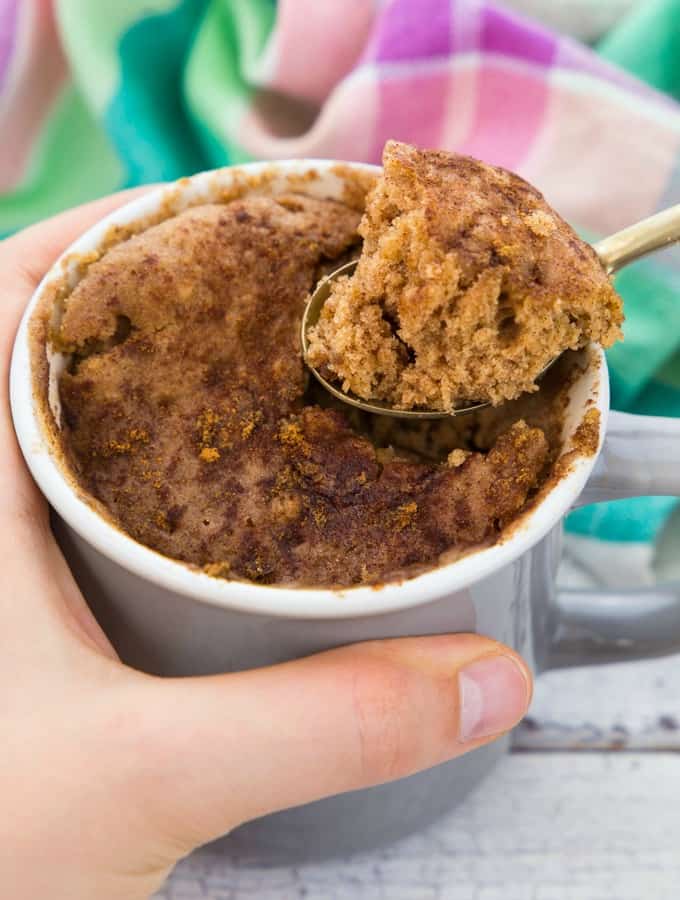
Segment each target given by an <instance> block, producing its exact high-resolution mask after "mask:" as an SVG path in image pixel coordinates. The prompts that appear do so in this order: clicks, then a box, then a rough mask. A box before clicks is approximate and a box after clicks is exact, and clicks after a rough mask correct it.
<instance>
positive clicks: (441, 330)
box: [302, 141, 680, 418]
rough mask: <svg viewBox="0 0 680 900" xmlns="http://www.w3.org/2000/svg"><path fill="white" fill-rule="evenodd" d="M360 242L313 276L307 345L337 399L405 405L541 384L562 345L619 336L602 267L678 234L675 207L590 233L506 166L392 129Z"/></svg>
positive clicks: (452, 407) (384, 407) (449, 405)
mask: <svg viewBox="0 0 680 900" xmlns="http://www.w3.org/2000/svg"><path fill="white" fill-rule="evenodd" d="M359 232H360V234H361V236H362V238H363V249H362V251H361V255H360V257H359V259H358V261H355V262H351V263H347V264H346V265H344V266H342V267H341V268H340V269H337V270H336V271H335V272H333V273H331V274H330V275H329V276H327V277H326V278H324V279H322V281H321V282H320V283H319V285H318V286H317V288H316V290H315V292H314V293H313V295H312V296H311V298H310V301H309V303H308V305H307V308H306V310H305V314H304V317H303V322H302V347H303V353H304V358H305V361H306V363H307V365H308V366H309V367H310V369H311V370H312V372H313V373H314V375H315V376H316V377H317V378H318V379H319V381H320V382H321V383H322V384H323V385H324V387H326V388H327V389H328V390H329V391H331V393H333V394H335V396H336V397H339V398H340V399H341V400H343V401H345V402H347V403H350V404H352V405H354V406H359V407H360V408H362V409H365V410H368V411H369V412H374V413H381V414H383V415H394V416H399V417H413V418H439V417H443V416H450V415H461V414H463V413H468V412H472V411H473V410H476V409H480V408H482V407H484V406H488V405H493V406H498V405H500V404H501V403H504V402H505V401H507V400H512V399H514V398H516V397H518V396H519V395H520V394H522V393H525V392H528V391H535V390H537V389H538V384H537V382H538V380H539V379H540V376H541V375H542V374H543V372H544V371H545V370H546V369H547V368H548V367H549V366H550V365H551V364H552V363H553V362H554V361H555V360H556V359H557V358H558V357H559V355H560V354H561V353H562V352H563V351H565V350H567V349H578V348H579V347H583V346H585V345H586V344H588V343H590V342H591V341H595V342H597V343H599V344H601V345H602V346H603V347H610V346H611V345H612V344H613V343H614V342H615V341H616V340H618V339H619V338H621V336H622V334H621V324H622V322H623V309H622V301H621V298H620V297H619V295H618V294H617V293H616V291H615V290H614V288H613V286H612V284H611V280H610V276H611V275H612V274H613V273H614V272H615V271H617V270H618V269H620V268H621V267H622V266H624V265H626V264H627V263H629V262H632V261H633V260H634V259H638V258H639V257H640V256H643V255H645V254H647V253H650V252H652V251H653V250H656V249H659V248H661V247H664V246H667V245H668V244H670V243H673V242H674V241H677V240H680V206H676V207H673V208H672V209H669V210H666V211H664V212H661V213H658V214H657V215H655V216H652V217H651V218H650V219H646V220H644V221H643V222H640V223H638V224H636V225H633V226H631V227H630V228H626V229H624V230H623V231H621V232H618V233H617V234H615V235H612V236H611V237H609V238H606V239H605V240H603V241H600V242H599V243H598V244H596V245H594V246H592V247H591V246H590V245H588V244H586V243H585V242H584V241H582V240H581V239H580V238H579V237H578V235H577V234H576V233H575V232H574V231H573V229H572V228H571V227H570V226H569V225H568V224H567V223H566V222H565V221H564V220H563V219H562V218H560V216H558V215H557V213H556V212H555V211H554V210H552V209H551V207H550V206H549V205H548V204H547V203H546V201H545V200H544V199H543V197H542V195H541V194H540V193H539V192H538V191H537V190H536V189H535V188H533V187H532V186H531V185H529V184H528V183H527V182H525V181H524V180H522V179H521V178H519V176H517V175H514V174H512V173H511V172H508V171H506V170H504V169H499V168H496V167H494V166H490V165H486V164H485V163H482V162H479V161H477V160H474V159H471V158H469V157H465V156H459V155H457V154H453V153H446V152H443V151H422V150H418V149H416V148H415V147H411V146H409V145H408V144H401V143H398V142H396V141H389V142H388V143H387V144H386V145H385V150H384V153H383V174H382V176H381V177H380V178H379V179H378V181H377V182H376V184H375V186H374V187H373V189H372V190H371V192H370V193H369V195H368V198H367V204H366V210H365V213H364V216H363V219H362V221H361V225H360V227H359Z"/></svg>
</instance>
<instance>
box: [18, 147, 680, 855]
mask: <svg viewBox="0 0 680 900" xmlns="http://www.w3.org/2000/svg"><path fill="white" fill-rule="evenodd" d="M339 165H341V166H344V167H345V169H353V170H356V171H359V172H361V171H364V172H369V173H372V172H376V171H377V169H376V168H375V167H372V166H366V165H363V164H356V163H352V164H348V163H343V164H338V163H336V162H333V161H328V160H291V161H284V162H280V163H254V164H249V165H244V166H240V167H237V168H225V169H220V170H218V171H215V172H206V173H203V174H201V175H197V176H195V177H193V178H191V179H183V180H182V181H181V182H178V183H177V184H176V185H172V186H167V187H162V188H159V189H157V190H154V191H152V192H151V193H149V194H147V195H145V196H143V197H141V198H140V199H137V200H135V201H133V202H132V203H129V204H128V205H126V206H124V207H122V208H120V209H118V210H117V211H116V212H114V213H112V214H111V215H110V216H108V217H107V218H106V219H104V220H103V221H102V222H100V223H99V224H97V225H95V226H94V227H93V228H91V229H90V230H89V231H87V232H86V233H85V234H84V235H83V236H82V237H81V238H79V239H78V240H77V241H76V242H75V243H74V244H73V245H72V246H71V247H70V248H69V249H68V250H67V251H66V252H65V253H64V254H63V256H62V257H61V258H60V259H59V260H57V262H56V263H55V264H54V266H53V267H52V269H51V270H50V271H49V272H48V273H47V275H46V276H45V278H44V279H43V281H42V283H41V284H40V285H39V287H38V289H37V290H36V293H35V295H34V297H33V298H32V300H31V302H30V303H29V305H28V308H27V309H26V312H25V315H24V317H23V320H22V322H21V325H20V327H19V331H18V334H17V338H16V343H15V347H14V354H13V358H12V367H11V403H12V413H13V417H14V424H15V428H16V433H17V436H18V439H19V443H20V445H21V449H22V451H23V454H24V457H25V459H26V462H27V464H28V466H29V468H30V470H31V472H32V474H33V477H34V478H35V480H36V482H37V483H38V485H39V487H40V489H41V490H42V492H43V494H44V495H45V497H46V498H47V499H48V501H49V502H50V504H51V506H52V508H53V510H54V513H55V515H54V517H53V525H54V530H55V533H56V534H57V537H58V540H59V542H60V544H61V547H62V549H63V551H64V553H65V555H66V557H67V559H68V561H69V563H70V565H71V567H72V569H73V571H74V574H75V576H76V578H77V580H78V582H79V584H80V586H81V588H82V590H83V593H84V595H85V597H86V598H87V600H88V602H89V603H90V605H91V606H92V608H93V610H94V612H95V614H96V616H97V618H98V619H99V621H100V623H101V624H102V627H103V628H104V630H105V631H106V632H107V634H108V635H109V637H110V638H111V640H112V642H113V644H114V645H115V647H116V648H117V649H118V651H119V653H120V654H121V657H122V658H123V659H124V660H126V661H127V662H129V663H130V664H131V665H135V666H137V667H139V668H141V669H144V670H146V671H149V672H154V673H158V674H167V675H191V674H199V673H214V672H224V671H234V670H239V669H245V668H252V667H255V666H262V665H269V664H272V663H276V662H280V661H283V660H289V659H294V658H296V657H300V656H304V655H307V654H310V653H314V652H316V651H319V650H323V649H326V648H330V647H335V646H338V645H341V644H347V643H350V642H354V641H361V640H367V639H372V638H382V637H395V636H404V635H422V634H437V633H446V632H478V633H480V634H485V635H488V636H489V637H491V638H494V639H496V640H499V641H502V642H504V643H506V644H508V645H509V646H511V647H514V648H515V649H516V650H518V651H519V652H520V653H522V654H523V655H524V657H525V658H526V659H527V660H528V661H529V663H530V665H531V666H532V667H533V669H534V671H535V672H536V673H540V672H542V671H544V670H546V669H548V668H553V667H557V666H566V665H583V664H589V663H594V662H602V661H610V660H616V659H633V658H638V657H642V656H653V655H659V654H663V653H670V652H674V651H676V650H680V587H672V586H668V587H659V588H654V589H645V590H644V591H634V592H630V593H626V592H624V591H621V592H609V593H597V592H557V591H556V588H555V573H556V570H557V566H558V562H559V554H560V539H561V532H562V519H563V517H564V515H565V514H566V513H567V512H568V511H569V510H570V509H571V508H572V507H574V506H576V505H582V504H584V503H590V502H596V501H600V500H608V499H616V498H619V497H630V496H637V495H642V494H648V495H659V494H666V495H667V494H677V495H680V420H673V419H664V418H654V417H639V416H630V415H624V414H621V413H610V412H609V386H608V377H607V369H606V364H605V361H604V355H603V353H602V351H601V350H599V349H597V348H594V347H591V348H588V349H587V350H586V351H583V352H584V354H585V355H586V357H587V366H586V367H585V370H584V372H583V374H582V375H581V376H580V378H579V379H578V381H576V383H575V384H574V385H573V387H572V389H571V394H570V404H569V408H568V411H567V415H566V421H565V429H564V447H565V450H566V451H568V450H569V447H570V442H571V439H572V437H573V434H574V431H575V429H576V427H577V426H578V424H579V423H580V421H581V418H582V415H583V412H584V410H585V409H586V405H587V404H591V405H595V406H596V408H597V409H598V410H599V412H600V438H599V445H598V452H597V454H596V455H592V456H578V457H577V458H576V459H575V461H574V462H573V464H572V466H571V469H570V471H569V472H568V473H567V474H566V475H565V476H564V477H563V478H562V479H561V480H560V481H559V482H558V483H557V484H556V485H555V486H554V487H553V489H552V490H551V491H550V492H549V493H548V494H547V496H545V498H544V499H543V500H542V501H541V502H540V503H539V504H537V505H536V506H535V507H534V508H533V509H531V510H530V511H529V512H528V513H526V514H525V515H524V517H523V518H522V519H521V521H520V523H519V524H518V525H517V526H515V527H514V528H513V529H512V531H511V533H510V534H509V536H508V537H506V538H505V539H503V540H501V541H499V542H498V543H497V544H495V545H494V546H491V547H487V548H485V549H482V550H479V551H477V552H476V553H473V554H471V555H469V556H466V557H464V558H462V559H459V560H458V561H456V562H453V563H450V564H447V565H441V566H439V567H436V568H433V569H431V570H430V571H428V572H425V573H423V574H420V575H418V576H416V577H413V578H411V579H408V580H406V581H403V582H401V583H396V582H395V583H392V584H386V585H385V586H383V587H381V588H380V589H379V590H376V589H375V588H372V587H365V586H364V587H356V588H351V589H350V588H348V589H342V590H333V589H329V588H326V589H310V588H304V589H293V588H290V587H286V588H279V587H275V586H262V585H257V584H250V583H244V582H230V581H225V580H221V579H217V578H212V577H210V576H208V575H206V574H204V573H202V572H199V571H195V570H192V569H190V568H189V567H187V566H185V565H183V564H182V563H180V562H177V561H174V560H172V559H168V558H166V557H163V556H161V555H160V554H158V553H156V552H155V551H153V550H150V549H149V548H148V547H145V546H142V545H141V544H138V543H136V542H135V541H134V540H133V539H132V538H130V537H128V536H127V535H126V534H124V533H123V532H122V531H120V530H118V529H117V528H116V527H114V526H113V525H112V524H111V523H110V522H108V521H107V520H106V519H104V518H103V517H102V516H101V515H99V513H97V512H96V511H95V509H94V508H93V507H92V506H91V505H90V504H89V503H88V502H87V501H86V500H85V499H83V497H82V496H81V494H80V493H79V492H78V491H77V490H76V489H75V487H74V483H73V481H72V479H71V478H70V477H69V475H68V474H67V473H65V471H64V470H63V468H62V466H61V464H60V462H59V460H58V459H57V457H56V455H55V452H54V447H53V443H52V442H51V441H50V439H49V434H48V433H47V430H46V428H45V424H44V416H43V415H42V412H43V411H44V406H43V400H42V398H40V397H39V396H38V395H37V394H36V392H35V390H34V383H33V377H32V373H33V364H34V361H33V360H32V358H31V352H32V351H31V341H30V340H29V322H30V320H31V316H32V315H33V313H34V311H35V309H36V306H37V304H38V303H39V302H40V300H41V298H42V297H43V295H44V292H45V290H46V288H47V287H48V286H49V285H50V284H51V283H52V282H54V280H55V279H58V278H60V277H62V276H63V274H64V272H66V273H67V275H69V277H70V278H71V279H72V280H75V279H76V278H77V272H78V267H77V263H76V262H74V259H76V258H77V255H78V254H83V253H88V252H90V251H93V250H96V249H97V248H98V247H99V246H100V245H101V242H102V240H103V239H104V237H105V235H106V234H107V232H108V231H109V229H110V227H111V226H112V225H125V224H129V223H132V222H136V221H138V220H142V219H144V218H146V217H148V216H149V215H152V214H154V213H157V212H158V211H159V209H161V208H164V206H167V203H168V199H169V198H170V203H171V206H172V207H173V208H174V209H180V208H182V207H183V206H186V205H188V204H190V203H196V202H199V201H201V200H203V201H206V202H209V201H210V200H211V199H213V198H214V197H215V196H217V195H218V194H219V192H220V191H224V190H225V189H229V188H230V187H232V186H233V185H234V183H236V182H242V181H243V180H244V179H250V178H251V177H252V176H256V177H257V176H261V175H263V174H264V175H265V176H267V175H270V176H273V177H265V178H264V179H261V184H260V186H259V187H258V188H254V189H253V190H258V191H260V192H267V193H269V192H272V193H279V192H281V191H284V190H290V189H291V186H292V187H293V188H295V189H297V190H300V189H304V190H305V191H306V192H308V193H311V194H314V195H316V196H328V197H339V196H341V193H342V190H343V188H344V186H345V185H344V180H343V176H342V174H341V173H340V171H339V170H338V166H339ZM312 173H313V174H312ZM301 175H302V176H305V178H304V179H300V176H301ZM52 368H53V369H54V371H53V379H54V378H55V377H56V376H55V372H56V370H57V367H56V365H53V366H52ZM54 394H55V392H53V402H55V401H54ZM507 746H508V740H507V738H506V739H503V740H500V741H497V742H496V743H494V744H492V745H489V746H487V747H484V748H482V749H480V750H477V751H475V752H474V753H472V754H468V755H467V756H464V757H461V758H460V759H457V760H454V761H453V762H449V763H445V764H444V765H441V766H437V767H435V768H433V769H430V770H428V771H426V772H423V773H420V774H418V775H414V776H411V777H410V778H406V779H402V780H401V781H398V782H395V783H392V784H388V785H382V786H380V787H376V788H371V789H368V790H363V791H356V792H353V793H350V794H344V795H341V796H338V797H333V798H330V799H327V800H322V801H319V802H317V803H313V804H309V805H306V806H302V807H298V808H297V809H293V810H288V811H285V812H282V813H277V814H276V815H273V816H268V817H265V818H263V819H260V820H258V821H256V822H252V823H250V824H248V825H245V826H242V827H241V828H239V829H237V831H235V832H234V833H233V834H232V835H230V836H229V838H228V843H229V845H230V846H231V847H233V848H237V849H239V850H245V851H246V852H247V853H248V855H249V856H250V857H253V858H257V859H259V860H261V861H268V862H275V861H277V860H282V859H285V860H287V861H291V860H293V859H303V858H321V857H324V856H329V855H337V854H345V853H348V852H353V851H357V850H366V849H369V848H370V847H373V846H376V845H378V844H381V843H386V842H388V841H391V840H393V839H396V838H398V837H401V836H403V835H405V834H408V833H410V832H412V831H414V830H416V829H418V828H420V827H422V826H424V825H425V824H427V823H428V822H430V821H432V820H433V819H435V818H436V817H437V816H439V815H441V814H442V813H444V812H445V811H447V810H449V809H450V808H451V807H453V806H454V805H455V804H456V803H458V802H459V801H460V800H461V799H462V797H464V795H465V794H466V793H467V792H468V791H469V790H470V789H471V788H473V787H474V786H475V785H476V784H477V783H478V782H479V780H480V779H481V778H482V777H483V776H484V774H485V773H486V772H487V771H488V770H489V769H490V768H491V766H492V765H493V764H494V763H495V762H496V761H497V760H498V759H499V758H500V757H501V756H502V754H503V753H504V752H505V750H506V748H507Z"/></svg>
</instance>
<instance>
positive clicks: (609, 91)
mask: <svg viewBox="0 0 680 900" xmlns="http://www.w3.org/2000/svg"><path fill="white" fill-rule="evenodd" d="M511 5H512V6H513V7H515V8H514V9H511V8H510V7H509V6H507V5H506V6H503V5H501V4H498V3H491V2H483V0H382V2H380V0H344V2H342V3H339V2H337V0H279V2H278V4H277V3H274V2H272V0H181V2H177V0H118V2H117V3H116V4H109V3H97V4H95V3H92V2H89V0H60V2H59V3H55V4H52V2H51V0H0V134H1V135H2V138H3V140H2V149H1V150H0V235H2V234H9V233H11V232H12V231H14V230H15V229H17V228H20V227H22V226H24V225H27V224H29V223H30V222H34V221H36V220H38V219H40V218H42V217H44V216H47V215H49V214H51V213H53V212H56V211H57V210H59V209H61V208H63V207H65V206H70V205H73V204H75V203H79V202H81V201H84V200H87V199H89V198H92V197H95V196H99V195H101V194H106V193H109V192H110V191H113V190H116V189H118V188H121V187H124V186H129V185H136V184H141V183H144V182H149V181H157V180H166V179H171V178H176V177H179V176H182V175H187V174H191V173H192V172H196V171H199V170H201V169H205V168H210V167H213V166H222V165H227V164H229V163H234V162H242V161H244V160H250V159H276V158H281V157H291V156H311V157H337V158H344V159H357V160H366V161H370V162H377V161H379V158H380V152H381V149H382V145H383V143H384V142H385V140H386V139H387V138H397V139H400V140H404V141H411V142H413V143H416V144H419V145H420V146H424V147H442V148H447V149H451V150H457V151H459V152H462V153H468V154H471V155H472V156H476V157H479V158H481V159H484V160H487V161H488V162H491V163H496V164H500V165H503V166H507V167H508V168H511V169H514V170H516V171H518V172H519V173H520V174H521V175H523V176H524V177H525V178H527V179H528V180H529V181H531V182H533V183H534V184H536V185H537V186H538V187H539V188H540V189H541V190H542V191H543V192H544V193H545V195H546V197H547V199H548V201H549V202H550V203H552V204H553V206H555V207H556V209H557V210H559V212H560V213H561V214H562V215H563V216H564V217H565V218H567V219H568V220H569V221H570V222H571V223H572V224H574V225H575V227H577V228H579V229H580V230H581V232H582V233H583V234H584V235H586V236H587V237H589V238H596V237H597V236H599V235H604V234H607V233H609V232H612V231H614V230H616V229H618V228H621V227H623V226H625V225H627V224H630V223H631V222H634V221H635V220H637V219H640V218H642V217H644V216H646V215H649V214H650V213H652V212H654V211H655V210H657V209H660V208H663V207H665V206H669V205H671V204H674V203H678V202H680V105H679V104H678V102H677V100H680V0H645V2H640V0H637V2H636V0H564V2H560V3H559V4H557V3H554V2H550V0H514V2H513V4H511ZM523 13H531V14H532V15H534V16H535V17H538V19H540V20H542V21H541V22H540V23H539V21H538V20H537V19H536V18H535V19H530V18H525V17H524V16H523ZM546 23H547V24H546ZM550 26H554V27H557V28H560V29H562V33H557V32H556V31H554V30H551V27H550ZM564 31H567V32H570V34H571V35H578V36H579V37H581V38H584V39H587V40H589V41H591V42H595V46H594V48H591V47H587V46H585V45H584V44H582V43H578V42H577V41H576V40H575V39H574V38H573V37H572V36H570V34H565V33H564ZM618 287H619V289H620V291H621V293H622V294H623V296H624V298H625V303H626V315H627V322H626V327H625V334H626V340H625V343H623V344H620V345H618V346H616V347H614V348H613V349H612V350H611V351H610V353H609V361H610V364H611V372H612V382H613V397H614V404H615V406H617V407H618V408H619V409H625V410H630V411H633V412H642V413H663V414H666V415H680V252H679V251H678V250H677V249H676V250H667V251H665V252H664V253H663V254H659V255H658V256H656V257H655V258H654V259H653V260H650V261H644V262H640V263H638V264H636V265H634V266H631V267H630V268H629V269H627V270H626V271H625V272H623V273H622V274H621V275H620V276H619V279H618ZM674 503H675V501H674V500H673V499H671V498H651V499H641V500H634V501H625V502H620V503H617V504H601V505H599V506H597V507H588V508H585V509H583V510H580V511H578V512H577V513H574V514H573V515H572V516H571V517H570V519H569V523H568V527H569V529H570V531H571V534H572V538H571V539H570V540H572V543H573V542H575V546H577V547H578V553H579V554H580V555H581V556H582V557H583V558H586V557H588V559H589V560H591V558H593V559H595V560H596V561H597V560H599V559H600V558H602V559H604V557H601V555H600V549H601V544H602V542H603V541H606V542H607V543H608V547H607V550H608V551H616V552H618V554H619V558H620V559H621V560H622V561H623V560H626V559H628V560H630V559H632V558H635V559H636V560H637V561H638V562H637V563H636V565H637V566H638V568H639V569H640V570H641V571H643V572H646V573H647V574H646V575H645V577H651V575H650V572H651V568H650V567H651V562H652V559H653V547H654V541H655V539H656V538H657V536H658V535H659V533H660V531H661V529H662V528H663V527H664V525H665V523H666V521H667V519H668V517H669V515H670V514H671V511H672V509H673V506H674ZM589 566H590V568H591V569H593V570H594V571H595V572H596V578H601V579H603V580H605V581H606V580H608V579H611V578H612V575H613V576H614V577H616V575H617V573H618V576H619V577H620V578H627V577H628V576H627V575H621V572H622V569H621V567H620V566H617V565H614V566H612V563H611V555H609V556H607V562H606V564H604V563H603V564H602V566H600V568H601V570H602V572H601V573H599V574H597V570H598V565H594V564H592V560H591V562H589Z"/></svg>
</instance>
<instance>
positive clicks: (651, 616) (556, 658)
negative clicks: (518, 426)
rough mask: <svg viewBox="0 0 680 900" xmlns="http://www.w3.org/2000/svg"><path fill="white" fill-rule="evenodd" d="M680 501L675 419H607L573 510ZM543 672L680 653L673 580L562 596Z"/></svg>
mask: <svg viewBox="0 0 680 900" xmlns="http://www.w3.org/2000/svg"><path fill="white" fill-rule="evenodd" d="M645 495H646V496H672V495H675V496H678V497H680V419H670V418H665V417H662V416H636V415H630V414H628V413H620V412H611V413H610V415H609V422H608V426H607V433H606V436H605V439H604V445H603V447H602V451H601V453H600V456H599V458H598V461H597V463H596V464H595V468H594V469H593V472H592V474H591V476H590V478H589V480H588V483H587V484H586V486H585V489H584V490H583V492H582V494H581V496H580V497H579V499H578V500H577V502H576V504H575V506H585V505H586V504H588V503H599V502H601V501H604V500H619V499H622V498H624V497H640V496H645ZM551 618H552V622H550V623H549V624H550V625H551V626H552V627H550V633H551V634H552V641H551V645H550V648H549V652H548V658H547V660H546V665H545V668H547V669H558V668H564V667H567V666H586V665H593V664H596V663H608V662H622V661H625V660H633V659H647V658H651V657H655V656H665V655H667V654H671V653H677V652H680V581H679V582H677V583H668V584H662V585H658V586H655V587H651V588H632V589H625V588H622V589H619V590H581V589H562V590H559V591H558V592H557V597H556V600H555V603H554V606H553V607H552V610H551Z"/></svg>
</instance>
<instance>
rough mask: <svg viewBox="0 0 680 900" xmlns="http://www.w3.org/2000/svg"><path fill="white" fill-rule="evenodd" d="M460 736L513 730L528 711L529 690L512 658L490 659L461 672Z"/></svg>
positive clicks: (468, 738)
mask: <svg viewBox="0 0 680 900" xmlns="http://www.w3.org/2000/svg"><path fill="white" fill-rule="evenodd" d="M458 690H459V696H460V731H459V734H460V737H459V739H460V740H461V741H463V742H465V741H473V740H476V739H478V738H483V737H490V736H491V735H493V734H499V733H501V732H503V731H508V730H509V729H510V728H512V727H514V726H515V725H516V724H517V723H518V722H519V720H520V719H521V718H522V716H523V715H524V713H525V712H526V710H527V705H528V703H529V695H530V688H529V683H528V680H527V677H526V675H525V674H524V672H523V671H522V669H521V668H520V667H519V665H518V664H517V663H516V662H515V661H514V659H513V658H512V657H511V656H502V655H501V656H488V657H486V658H485V659H479V660H477V661H476V662H473V663H471V664H470V665H469V666H466V667H465V668H464V669H462V670H461V671H460V672H459V673H458Z"/></svg>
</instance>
